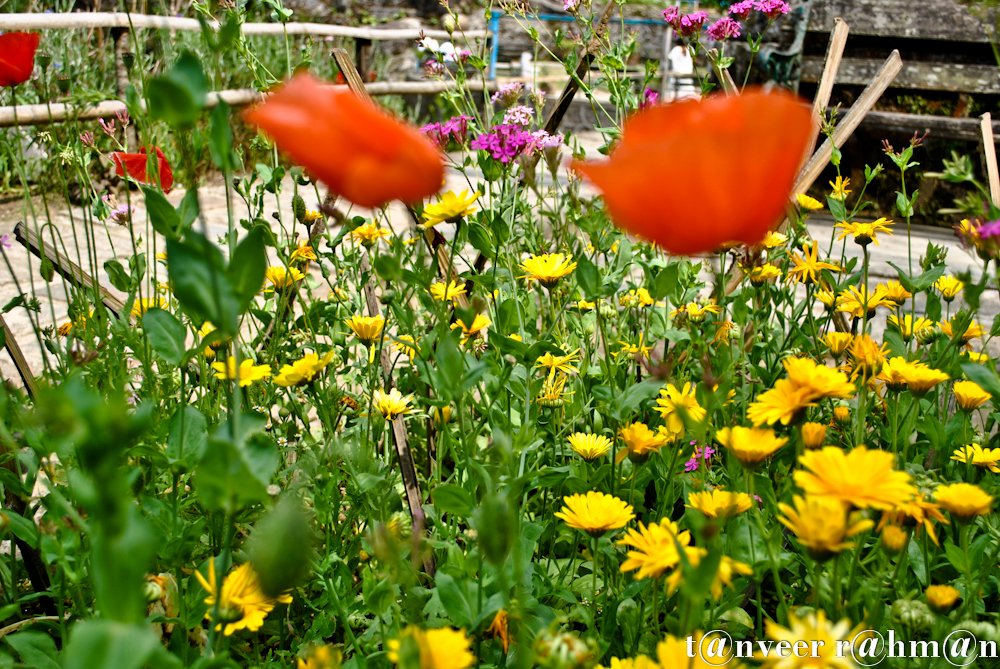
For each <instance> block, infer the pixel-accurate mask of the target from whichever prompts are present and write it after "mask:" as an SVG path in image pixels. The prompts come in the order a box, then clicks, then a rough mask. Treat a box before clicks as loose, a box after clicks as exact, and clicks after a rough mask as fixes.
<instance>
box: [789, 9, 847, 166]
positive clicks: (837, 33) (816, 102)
mask: <svg viewBox="0 0 1000 669" xmlns="http://www.w3.org/2000/svg"><path fill="white" fill-rule="evenodd" d="M850 32H851V29H850V27H849V26H848V25H847V24H846V23H844V20H843V19H841V18H839V17H838V18H836V19H834V21H833V31H832V32H831V33H830V43H829V44H828V45H827V47H826V63H825V64H824V65H823V75H822V76H821V77H820V80H819V86H817V87H816V96H815V97H814V98H813V120H814V121H815V126H814V127H813V128H812V130H811V131H810V133H809V141H808V142H807V143H806V152H805V154H804V155H803V156H802V164H800V165H799V171H801V170H802V168H804V167H805V166H806V163H807V162H808V161H809V157H810V156H811V155H812V153H813V151H815V150H816V139H817V138H818V137H819V131H820V128H821V127H822V126H823V122H824V120H825V119H826V108H827V106H828V105H829V104H830V95H831V94H832V93H833V84H834V83H835V82H836V80H837V72H838V71H839V70H840V61H841V59H842V58H843V57H844V46H846V45H847V35H848V34H849V33H850Z"/></svg>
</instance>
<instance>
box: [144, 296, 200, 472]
mask: <svg viewBox="0 0 1000 669" xmlns="http://www.w3.org/2000/svg"><path fill="white" fill-rule="evenodd" d="M147 313H148V312H147ZM169 429H170V432H169V436H168V437H167V457H168V458H169V459H170V463H171V464H176V465H179V467H178V469H180V470H181V471H186V470H188V469H190V468H191V467H192V466H193V465H194V464H195V463H197V462H199V461H200V460H201V458H202V457H203V456H204V455H205V449H206V448H208V423H207V422H206V421H205V416H203V415H202V413H201V412H200V411H198V410H197V409H196V408H194V407H193V406H191V405H190V404H188V405H185V406H183V407H179V408H178V409H177V411H175V412H174V415H173V416H172V417H171V418H170V428H169Z"/></svg>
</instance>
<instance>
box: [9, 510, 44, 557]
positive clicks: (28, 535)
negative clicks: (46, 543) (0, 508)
mask: <svg viewBox="0 0 1000 669" xmlns="http://www.w3.org/2000/svg"><path fill="white" fill-rule="evenodd" d="M4 515H6V516H7V519H8V520H9V521H10V524H9V525H8V528H9V529H10V532H11V534H13V535H14V536H15V537H17V538H18V539H20V540H21V541H23V542H24V543H26V544H28V545H29V546H31V547H33V548H37V547H38V528H37V527H36V526H35V523H34V522H33V521H31V520H28V519H27V518H25V517H24V516H22V515H21V514H19V513H18V512H16V511H13V510H5V511H4Z"/></svg>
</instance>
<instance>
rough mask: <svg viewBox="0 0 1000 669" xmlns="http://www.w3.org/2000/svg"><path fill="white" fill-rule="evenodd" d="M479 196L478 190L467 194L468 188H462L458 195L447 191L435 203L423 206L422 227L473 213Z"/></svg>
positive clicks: (432, 225)
mask: <svg viewBox="0 0 1000 669" xmlns="http://www.w3.org/2000/svg"><path fill="white" fill-rule="evenodd" d="M480 196H482V193H481V192H479V191H478V190H477V191H476V192H475V193H473V194H472V195H469V189H468V188H466V189H465V190H463V191H462V193H461V194H460V195H456V194H455V191H453V190H450V191H448V192H447V193H445V194H443V195H441V197H440V198H438V201H437V202H436V203H435V204H429V205H427V206H426V207H424V227H425V228H432V227H434V226H435V225H437V224H438V223H444V222H445V221H453V220H455V219H458V218H464V217H466V216H468V215H469V214H472V213H475V211H476V207H475V203H476V200H478V199H479V198H480Z"/></svg>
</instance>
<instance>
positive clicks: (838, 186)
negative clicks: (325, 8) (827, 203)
mask: <svg viewBox="0 0 1000 669" xmlns="http://www.w3.org/2000/svg"><path fill="white" fill-rule="evenodd" d="M827 183H829V184H830V188H832V189H833V192H832V193H830V197H832V198H834V199H835V200H840V201H841V202H843V201H844V200H846V199H847V196H848V195H850V194H851V192H852V191H849V190H847V187H848V186H850V185H851V180H850V179H849V178H848V179H845V178H844V177H841V176H838V177H837V180H836V181H829V182H827Z"/></svg>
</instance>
